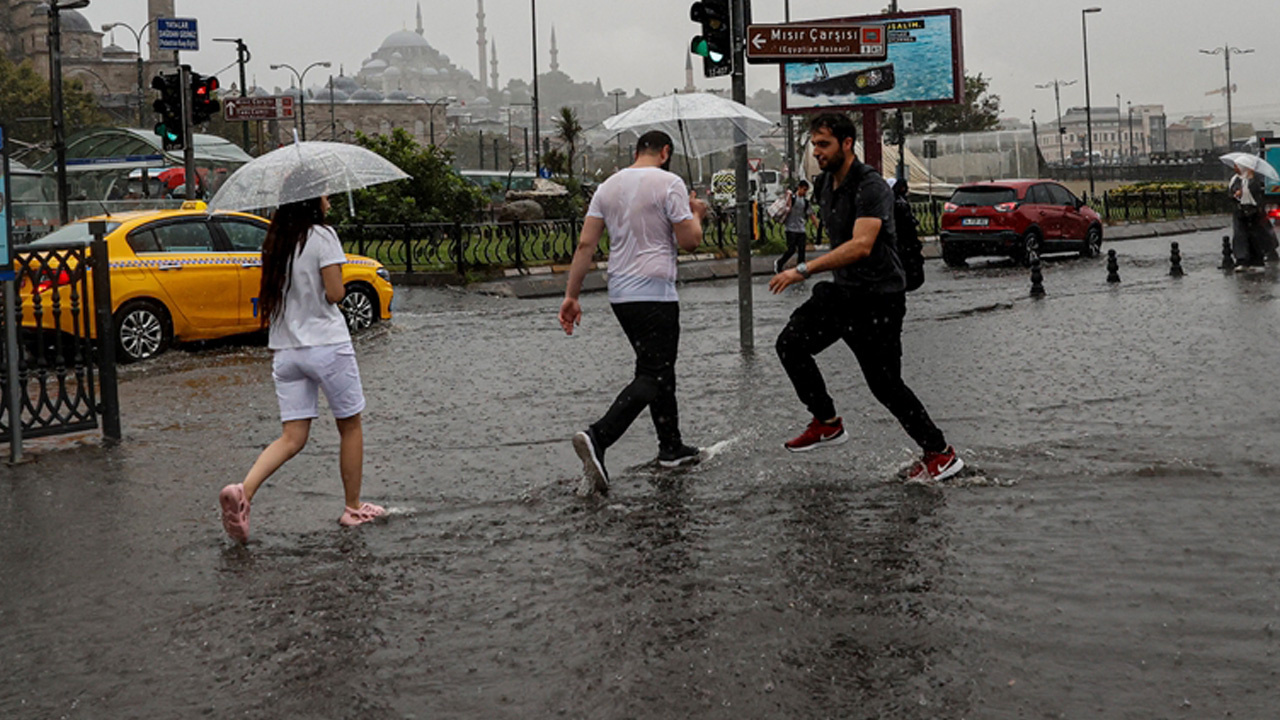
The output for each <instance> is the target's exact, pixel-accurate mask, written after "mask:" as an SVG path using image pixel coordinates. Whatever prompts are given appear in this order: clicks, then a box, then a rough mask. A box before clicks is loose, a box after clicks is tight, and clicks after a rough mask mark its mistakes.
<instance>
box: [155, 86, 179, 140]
mask: <svg viewBox="0 0 1280 720" xmlns="http://www.w3.org/2000/svg"><path fill="white" fill-rule="evenodd" d="M151 87H152V88H153V89H155V90H159V91H160V98H159V99H158V100H156V101H155V103H154V104H153V105H152V106H151V107H153V108H154V109H155V111H156V112H157V113H159V114H160V122H158V123H156V135H159V136H160V140H161V142H162V143H163V144H164V149H165V150H181V149H183V142H182V139H183V133H182V78H181V76H179V75H178V74H177V73H174V74H172V75H165V74H164V73H161V74H159V75H156V76H155V77H154V78H153V79H152V80H151Z"/></svg>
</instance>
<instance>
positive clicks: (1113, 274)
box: [1107, 250, 1120, 283]
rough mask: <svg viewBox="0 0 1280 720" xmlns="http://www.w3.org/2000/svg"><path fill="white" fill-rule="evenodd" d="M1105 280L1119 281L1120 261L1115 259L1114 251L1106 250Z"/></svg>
mask: <svg viewBox="0 0 1280 720" xmlns="http://www.w3.org/2000/svg"><path fill="white" fill-rule="evenodd" d="M1107 282H1109V283H1118V282H1120V262H1119V261H1117V260H1116V251H1115V250H1108V251H1107Z"/></svg>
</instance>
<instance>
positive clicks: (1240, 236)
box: [1228, 164, 1277, 272]
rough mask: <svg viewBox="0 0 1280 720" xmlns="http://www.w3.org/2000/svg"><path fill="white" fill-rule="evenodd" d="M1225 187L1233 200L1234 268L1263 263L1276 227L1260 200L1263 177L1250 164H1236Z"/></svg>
mask: <svg viewBox="0 0 1280 720" xmlns="http://www.w3.org/2000/svg"><path fill="white" fill-rule="evenodd" d="M1228 187H1229V188H1230V192H1231V196H1232V198H1233V199H1234V200H1235V201H1236V210H1235V213H1234V214H1233V216H1232V235H1233V237H1232V242H1231V249H1232V252H1234V253H1235V256H1236V271H1238V272H1239V271H1244V270H1247V269H1249V268H1257V267H1262V266H1263V265H1264V264H1265V260H1266V258H1267V257H1268V256H1269V255H1271V254H1273V253H1274V252H1275V251H1276V247H1277V242H1276V236H1275V231H1274V230H1273V229H1272V228H1271V223H1270V221H1269V220H1268V219H1267V216H1266V213H1264V212H1262V207H1261V204H1260V202H1259V201H1260V200H1261V199H1262V195H1263V186H1262V177H1261V176H1260V175H1258V173H1256V172H1254V171H1253V169H1252V168H1247V167H1243V166H1241V165H1239V164H1237V165H1236V174H1235V176H1233V177H1232V178H1231V184H1230V185H1229V186H1228Z"/></svg>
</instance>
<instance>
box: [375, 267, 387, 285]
mask: <svg viewBox="0 0 1280 720" xmlns="http://www.w3.org/2000/svg"><path fill="white" fill-rule="evenodd" d="M374 272H375V273H377V275H378V277H380V278H382V279H383V280H386V281H387V282H391V273H389V272H387V269H386V268H384V267H379V268H378V269H377V270H375V271H374Z"/></svg>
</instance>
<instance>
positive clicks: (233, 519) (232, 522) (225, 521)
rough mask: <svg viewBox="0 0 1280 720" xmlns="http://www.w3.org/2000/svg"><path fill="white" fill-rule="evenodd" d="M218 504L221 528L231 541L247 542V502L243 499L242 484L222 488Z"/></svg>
mask: <svg viewBox="0 0 1280 720" xmlns="http://www.w3.org/2000/svg"><path fill="white" fill-rule="evenodd" d="M218 504H220V505H221V506H222V528H223V529H224V530H226V531H227V535H230V536H231V539H232V540H235V541H236V542H240V543H244V542H248V541H249V501H248V500H246V499H245V497H244V484H243V483H236V484H235V485H228V486H226V487H224V488H222V492H220V493H218Z"/></svg>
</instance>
